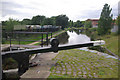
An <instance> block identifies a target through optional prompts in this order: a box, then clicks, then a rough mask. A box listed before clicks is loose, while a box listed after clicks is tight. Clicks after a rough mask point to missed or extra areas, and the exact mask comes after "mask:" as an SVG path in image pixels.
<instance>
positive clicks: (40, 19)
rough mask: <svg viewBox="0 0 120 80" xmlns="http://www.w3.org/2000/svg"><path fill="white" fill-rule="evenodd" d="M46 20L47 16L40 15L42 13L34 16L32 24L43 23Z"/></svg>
mask: <svg viewBox="0 0 120 80" xmlns="http://www.w3.org/2000/svg"><path fill="white" fill-rule="evenodd" d="M44 20H45V16H40V15H37V16H33V18H32V24H33V25H43V22H44Z"/></svg>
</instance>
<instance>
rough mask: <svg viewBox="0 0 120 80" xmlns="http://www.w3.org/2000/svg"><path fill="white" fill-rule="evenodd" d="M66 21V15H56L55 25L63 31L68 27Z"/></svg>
mask: <svg viewBox="0 0 120 80" xmlns="http://www.w3.org/2000/svg"><path fill="white" fill-rule="evenodd" d="M68 19H69V18H68V17H67V16H66V15H58V16H57V17H56V25H57V26H62V29H64V28H65V27H67V25H68Z"/></svg>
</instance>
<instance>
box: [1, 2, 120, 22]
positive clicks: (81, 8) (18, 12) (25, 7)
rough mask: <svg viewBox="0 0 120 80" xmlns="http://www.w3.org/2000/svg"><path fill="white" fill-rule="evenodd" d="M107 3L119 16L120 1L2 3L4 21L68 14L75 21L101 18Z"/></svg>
mask: <svg viewBox="0 0 120 80" xmlns="http://www.w3.org/2000/svg"><path fill="white" fill-rule="evenodd" d="M105 3H108V4H109V5H111V7H114V8H113V11H112V13H113V14H114V17H115V16H117V13H118V12H117V11H118V9H117V7H116V4H117V3H118V0H114V1H113V0H22V1H21V0H4V1H2V5H3V8H2V14H3V15H2V19H4V20H7V19H8V17H13V18H14V17H16V18H18V19H19V20H22V19H23V18H32V17H33V16H36V15H45V16H46V17H51V16H57V15H60V14H66V15H67V16H68V17H69V19H71V20H74V21H76V20H85V19H87V18H99V17H100V13H101V10H102V8H103V5H104V4H105Z"/></svg>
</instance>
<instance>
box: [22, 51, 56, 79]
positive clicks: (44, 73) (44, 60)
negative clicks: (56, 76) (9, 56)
mask: <svg viewBox="0 0 120 80" xmlns="http://www.w3.org/2000/svg"><path fill="white" fill-rule="evenodd" d="M57 54H58V53H53V52H50V53H46V54H44V53H41V54H38V55H37V56H36V57H35V58H34V59H33V60H32V61H31V62H33V63H34V62H36V63H37V64H38V65H37V66H35V67H30V68H29V70H28V71H26V72H25V73H24V74H23V75H22V76H20V77H21V79H25V78H47V77H48V76H49V75H50V68H51V67H52V66H53V65H54V64H55V62H54V61H53V60H52V59H53V58H54V57H55V56H56V55H57Z"/></svg>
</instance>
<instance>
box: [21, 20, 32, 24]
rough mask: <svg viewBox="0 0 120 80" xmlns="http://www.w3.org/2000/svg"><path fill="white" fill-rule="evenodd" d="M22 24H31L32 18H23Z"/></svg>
mask: <svg viewBox="0 0 120 80" xmlns="http://www.w3.org/2000/svg"><path fill="white" fill-rule="evenodd" d="M22 24H26V25H30V24H31V20H30V19H23V20H22Z"/></svg>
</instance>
